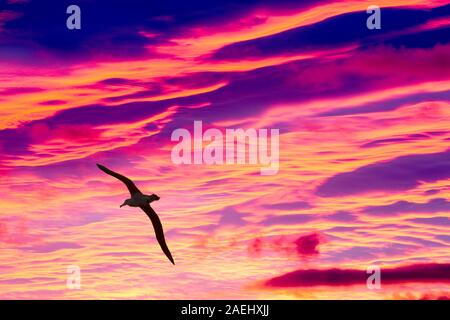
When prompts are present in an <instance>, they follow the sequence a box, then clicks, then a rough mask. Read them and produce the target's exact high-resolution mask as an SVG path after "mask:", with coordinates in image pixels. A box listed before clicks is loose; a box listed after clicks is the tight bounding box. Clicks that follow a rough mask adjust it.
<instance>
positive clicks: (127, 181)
mask: <svg viewBox="0 0 450 320" xmlns="http://www.w3.org/2000/svg"><path fill="white" fill-rule="evenodd" d="M97 167H98V168H99V169H100V170H102V171H103V172H105V173H107V174H109V175H110V176H113V177H114V178H117V179H119V180H120V181H122V182H123V183H125V185H126V186H127V188H128V191H130V194H131V195H133V194H135V193H142V192H141V191H140V190H139V189H138V188H137V187H136V185H135V184H134V183H133V181H131V180H130V179H128V178H127V177H125V176H123V175H121V174H118V173H117V172H114V171H112V170H109V169H108V168H107V167H105V166H102V165H101V164H98V163H97Z"/></svg>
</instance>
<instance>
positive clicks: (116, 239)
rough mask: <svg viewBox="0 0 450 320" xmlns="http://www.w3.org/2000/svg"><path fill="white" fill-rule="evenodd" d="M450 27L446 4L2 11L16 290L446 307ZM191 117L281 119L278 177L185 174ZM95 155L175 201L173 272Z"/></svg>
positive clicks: (25, 4) (1, 213) (0, 212)
mask: <svg viewBox="0 0 450 320" xmlns="http://www.w3.org/2000/svg"><path fill="white" fill-rule="evenodd" d="M71 4H76V5H78V6H79V7H80V9H81V29H80V30H69V29H68V28H67V27H66V19H67V18H68V16H69V15H68V14H67V13H66V9H67V7H68V6H69V5H71ZM373 4H376V5H378V6H379V7H380V8H381V29H373V30H370V29H368V28H367V26H366V20H367V18H368V17H369V16H370V14H368V13H367V12H366V10H367V8H368V6H369V5H373ZM449 31H450V2H449V1H439V0H431V1H430V0H411V1H407V0H394V1H384V0H378V1H377V2H376V3H372V2H371V1H345V2H344V1H332V0H315V1H290V0H286V1H280V0H267V1H245V3H243V1H195V0H194V1H173V0H169V1H163V2H161V1H145V2H144V1H137V0H128V1H92V0H76V1H70V2H68V1H57V2H55V1H50V0H39V1H38V0H8V1H0V177H1V179H0V195H1V199H0V298H2V299H187V298H188V299H446V298H447V299H448V298H449V297H450V250H449V245H450V219H449V212H450V200H449V196H450V184H449V181H450V180H449V179H450V143H449V142H450V130H449V128H450V101H449V97H450V32H449ZM194 121H202V124H203V128H204V130H206V129H208V128H214V129H218V130H219V131H220V132H226V129H230V128H243V129H245V130H247V129H256V130H258V129H263V128H267V129H278V130H279V134H280V136H279V171H278V172H277V173H276V174H273V175H261V174H260V165H257V164H256V165H255V164H245V163H244V164H228V165H226V164H223V165H218V164H176V163H174V161H173V159H172V157H171V154H172V150H173V148H174V146H175V145H176V144H177V141H172V139H171V135H172V133H173V132H174V130H176V129H179V128H185V129H187V130H188V131H190V132H193V125H194ZM200 143H201V142H200ZM206 144H208V143H207V142H205V141H203V145H206ZM96 163H101V164H103V165H105V166H107V167H108V168H110V169H112V170H115V171H117V172H120V173H122V174H124V175H126V176H128V177H129V178H131V179H133V180H134V181H135V182H136V184H137V185H138V187H139V188H140V189H141V190H142V191H143V192H145V193H148V194H151V193H156V194H157V195H158V196H160V198H161V199H160V200H159V201H157V202H154V203H152V206H153V208H154V209H155V211H156V212H157V213H158V214H159V216H160V218H161V220H162V222H163V226H164V230H165V234H166V239H167V243H168V246H169V248H170V250H171V252H172V255H173V257H174V259H175V262H176V264H175V265H172V264H171V263H170V262H169V261H168V260H167V258H166V257H165V256H164V254H163V253H162V251H161V249H160V247H159V246H158V244H157V242H156V239H155V236H154V232H153V228H152V225H151V223H150V221H149V219H148V217H147V216H146V215H145V214H144V213H143V212H141V211H140V210H139V209H136V208H130V207H124V208H119V205H120V204H121V203H122V202H123V200H124V199H126V198H128V197H129V194H128V193H127V190H126V188H125V187H124V185H122V184H121V182H120V181H118V180H116V179H114V178H112V177H110V176H108V175H105V174H104V173H103V172H101V171H100V170H98V168H97V167H96ZM69 266H77V267H78V268H79V270H80V275H81V288H80V289H71V288H68V287H67V279H68V276H69V275H70V274H68V272H67V268H68V267H69ZM369 266H378V267H379V268H380V270H381V288H379V289H373V288H372V289H370V288H369V287H368V286H367V285H366V278H367V277H368V274H367V268H368V267H369Z"/></svg>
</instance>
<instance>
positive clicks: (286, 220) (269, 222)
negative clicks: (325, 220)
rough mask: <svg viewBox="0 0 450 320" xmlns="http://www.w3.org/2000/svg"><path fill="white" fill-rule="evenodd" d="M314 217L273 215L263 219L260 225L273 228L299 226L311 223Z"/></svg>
mask: <svg viewBox="0 0 450 320" xmlns="http://www.w3.org/2000/svg"><path fill="white" fill-rule="evenodd" d="M315 218H316V217H315V216H314V215H313V214H286V215H276V216H275V215H273V216H268V217H267V218H265V219H264V220H263V221H262V222H261V225H263V226H274V225H290V224H300V223H306V222H310V221H313V220H314V219H315Z"/></svg>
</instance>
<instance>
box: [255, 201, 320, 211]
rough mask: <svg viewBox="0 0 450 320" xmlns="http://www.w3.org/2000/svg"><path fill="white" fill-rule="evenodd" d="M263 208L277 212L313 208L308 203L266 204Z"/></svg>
mask: <svg viewBox="0 0 450 320" xmlns="http://www.w3.org/2000/svg"><path fill="white" fill-rule="evenodd" d="M262 207H263V208H266V209H276V210H301V209H310V208H312V206H311V205H310V204H309V203H308V202H306V201H292V202H279V203H268V204H264V205H263V206H262Z"/></svg>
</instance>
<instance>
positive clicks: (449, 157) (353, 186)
mask: <svg viewBox="0 0 450 320" xmlns="http://www.w3.org/2000/svg"><path fill="white" fill-rule="evenodd" d="M449 177H450V150H447V151H444V152H438V153H429V154H418V155H408V156H402V157H398V158H395V159H392V160H389V161H383V162H377V163H374V164H370V165H367V166H364V167H360V168H358V169H356V170H354V171H350V172H344V173H338V174H336V175H335V176H333V177H331V178H329V179H327V180H326V181H325V182H324V183H323V184H322V185H320V186H319V187H318V188H317V190H316V194H318V195H319V196H322V197H339V196H347V195H352V194H360V193H368V192H374V191H385V192H397V191H404V190H409V189H413V188H415V187H416V186H418V185H419V184H420V183H421V182H435V181H438V180H443V179H447V178H449Z"/></svg>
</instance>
